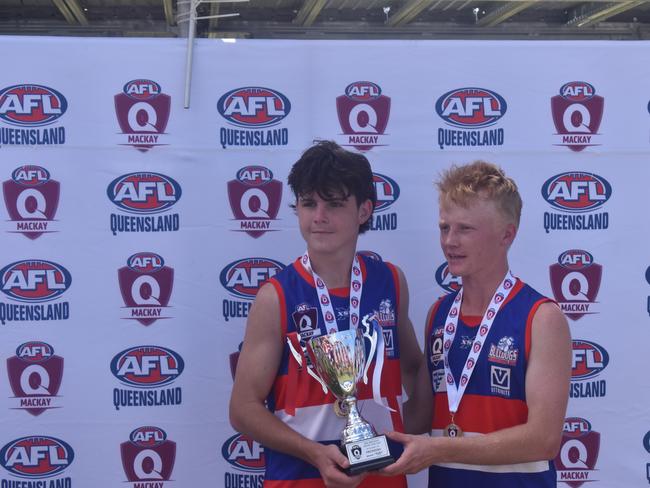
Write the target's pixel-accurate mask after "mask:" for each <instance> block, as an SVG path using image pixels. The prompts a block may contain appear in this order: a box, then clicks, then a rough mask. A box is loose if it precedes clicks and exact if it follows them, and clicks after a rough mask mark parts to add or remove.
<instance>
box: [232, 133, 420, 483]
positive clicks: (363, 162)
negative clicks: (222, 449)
mask: <svg viewBox="0 0 650 488" xmlns="http://www.w3.org/2000/svg"><path fill="white" fill-rule="evenodd" d="M289 185H290V186H291V189H292V190H293V193H294V195H295V197H296V203H295V210H296V214H297V216H298V222H299V226H300V232H301V234H302V237H303V239H304V240H305V243H306V245H307V251H306V252H305V254H304V255H303V256H302V257H301V258H298V259H297V260H296V261H295V262H294V263H293V264H292V265H290V266H288V267H287V268H285V269H284V270H283V271H281V272H280V273H278V274H277V275H276V276H274V277H273V278H272V279H270V280H269V281H268V282H267V283H266V284H264V285H263V286H262V287H261V288H260V290H259V292H258V294H257V297H256V298H255V302H254V304H253V307H252V308H251V311H250V314H249V317H248V323H247V327H246V335H245V338H244V343H243V348H242V351H241V355H240V358H239V365H238V368H237V375H236V378H235V384H234V387H233V392H232V397H231V401H230V420H231V423H232V425H233V427H234V428H235V429H237V430H238V431H239V432H241V433H244V434H246V435H248V436H250V437H251V438H253V439H255V440H257V441H258V442H260V443H261V444H262V445H263V446H264V448H265V457H266V474H265V481H264V486H265V487H270V488H280V487H282V488H285V487H287V488H288V487H291V488H317V487H323V486H327V487H345V488H347V487H355V486H358V485H359V484H361V486H364V487H368V488H399V487H405V486H406V480H405V478H404V476H401V475H398V476H395V477H392V478H384V477H378V476H368V477H366V474H361V475H356V476H348V475H347V474H345V473H344V472H343V469H345V468H347V467H349V461H348V459H347V458H346V456H344V455H343V454H342V453H341V451H340V450H339V438H340V435H341V432H342V430H343V428H344V426H345V418H343V417H341V416H339V415H340V414H341V412H340V411H338V412H336V410H337V409H336V406H337V405H338V402H336V401H335V400H336V399H335V397H334V396H333V395H332V394H331V392H328V393H327V394H326V393H324V390H323V387H322V386H321V384H320V383H319V381H318V380H317V379H316V378H315V375H316V374H317V373H315V371H314V368H313V367H312V365H311V364H310V361H309V359H308V357H307V356H306V354H305V346H306V343H307V342H308V341H309V339H310V338H312V337H317V336H320V335H325V334H330V333H332V332H336V331H344V330H348V329H351V328H356V327H359V328H362V331H363V332H364V333H366V334H372V333H373V331H374V333H376V334H378V336H380V337H379V339H380V341H381V343H382V344H383V339H384V337H385V336H386V337H390V338H391V339H392V341H393V344H394V347H393V348H383V347H378V349H377V354H376V356H375V357H374V358H373V359H372V366H371V368H370V370H369V374H368V377H369V381H368V384H364V383H363V382H360V384H359V385H358V390H357V395H356V396H357V399H358V407H359V410H360V411H361V413H362V416H363V417H364V418H365V419H366V420H368V421H369V422H370V423H371V424H373V425H374V426H375V428H376V429H377V431H378V432H383V431H388V430H397V431H403V430H404V427H403V422H402V417H401V414H402V410H403V409H402V402H403V401H405V398H404V397H403V389H402V385H404V390H406V394H407V395H410V394H411V392H412V389H413V383H414V378H415V376H416V374H417V371H418V369H419V366H420V363H421V357H422V356H421V351H420V349H419V345H418V343H417V339H416V337H415V334H414V332H413V327H412V325H411V323H410V320H409V318H408V289H407V287H406V282H405V280H404V277H403V274H402V272H401V271H400V270H399V269H398V268H397V267H395V266H393V265H391V264H389V263H387V262H383V261H380V260H377V259H373V258H368V257H365V256H362V255H360V254H357V252H356V245H357V238H358V235H359V233H360V232H364V231H365V230H367V229H368V226H369V220H370V218H371V216H372V212H373V209H374V204H375V201H376V196H375V190H374V184H373V179H372V170H371V168H370V164H369V163H368V160H367V159H366V158H365V156H362V155H361V154H356V153H352V152H349V151H346V150H344V149H342V148H341V147H339V146H338V145H336V144H335V143H333V142H328V141H324V142H320V143H318V144H316V145H314V146H312V147H311V148H309V149H308V150H307V151H305V152H304V153H303V155H302V157H301V158H300V159H299V160H298V161H297V162H296V163H295V164H294V166H293V168H292V169H291V172H290V175H289ZM316 284H318V285H319V286H316ZM370 378H372V381H370ZM379 385H380V386H379Z"/></svg>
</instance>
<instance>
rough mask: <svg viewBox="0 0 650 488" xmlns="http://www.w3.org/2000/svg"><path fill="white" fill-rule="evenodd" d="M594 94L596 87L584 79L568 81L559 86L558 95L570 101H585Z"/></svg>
mask: <svg viewBox="0 0 650 488" xmlns="http://www.w3.org/2000/svg"><path fill="white" fill-rule="evenodd" d="M595 94H596V89H595V88H594V87H593V85H592V84H590V83H587V82H586V81H570V82H569V83H565V84H564V85H562V87H561V88H560V96H561V97H562V98H564V99H565V100H569V101H570V102H585V101H587V100H589V99H591V98H593V96H594V95H595Z"/></svg>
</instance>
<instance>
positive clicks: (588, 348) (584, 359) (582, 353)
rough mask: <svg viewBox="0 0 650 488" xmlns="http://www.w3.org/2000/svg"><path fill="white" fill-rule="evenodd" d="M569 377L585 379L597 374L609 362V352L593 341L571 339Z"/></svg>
mask: <svg viewBox="0 0 650 488" xmlns="http://www.w3.org/2000/svg"><path fill="white" fill-rule="evenodd" d="M571 345H572V348H573V356H572V357H573V359H572V364H571V366H572V367H571V379H573V380H586V379H589V378H593V377H594V376H598V375H599V374H600V373H601V372H602V371H603V370H604V369H605V368H606V367H607V365H608V364H609V354H607V351H606V350H605V348H604V347H602V346H599V345H598V344H596V343H594V342H589V341H583V340H573V341H571Z"/></svg>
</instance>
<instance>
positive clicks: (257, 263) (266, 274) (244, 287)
mask: <svg viewBox="0 0 650 488" xmlns="http://www.w3.org/2000/svg"><path fill="white" fill-rule="evenodd" d="M283 268H284V264H282V263H280V262H279V261H275V260H274V259H269V258H244V259H239V260H237V261H233V262H232V263H230V264H228V265H227V266H226V267H225V268H224V269H223V270H222V271H221V274H220V276H219V279H220V281H221V285H222V286H223V287H224V288H225V289H226V290H228V292H229V293H230V294H231V295H232V296H234V297H237V298H244V299H247V300H253V299H254V298H255V295H257V290H258V289H259V287H260V286H261V285H262V283H264V282H265V281H266V280H268V279H269V278H272V277H273V276H275V274H276V273H277V272H278V271H280V270H282V269H283Z"/></svg>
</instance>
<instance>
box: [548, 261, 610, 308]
mask: <svg viewBox="0 0 650 488" xmlns="http://www.w3.org/2000/svg"><path fill="white" fill-rule="evenodd" d="M549 271H550V278H551V289H552V290H553V295H554V296H555V300H557V302H558V304H559V305H560V308H561V309H562V311H563V312H564V314H565V315H566V316H567V317H569V318H570V319H571V320H578V319H579V318H581V317H583V316H584V315H588V314H595V313H599V311H598V309H597V307H598V305H597V302H596V296H597V295H598V290H599V289H600V280H601V277H602V272H603V268H602V266H601V265H600V264H596V263H595V262H594V258H593V256H592V255H591V254H590V253H589V252H587V251H584V250H582V249H570V250H568V251H564V252H563V253H562V254H560V257H559V258H558V262H557V263H556V264H552V265H551V266H550V267H549Z"/></svg>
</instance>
